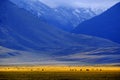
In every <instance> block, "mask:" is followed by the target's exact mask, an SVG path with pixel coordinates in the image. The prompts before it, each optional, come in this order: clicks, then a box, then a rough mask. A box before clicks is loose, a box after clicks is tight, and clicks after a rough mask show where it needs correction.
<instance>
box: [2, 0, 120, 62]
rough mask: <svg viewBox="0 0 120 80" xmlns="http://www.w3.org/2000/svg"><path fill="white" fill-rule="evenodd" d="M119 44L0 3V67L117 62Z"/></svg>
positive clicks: (6, 0)
mask: <svg viewBox="0 0 120 80" xmlns="http://www.w3.org/2000/svg"><path fill="white" fill-rule="evenodd" d="M119 52H120V45H119V44H117V43H115V42H112V41H110V40H107V39H103V38H99V37H93V36H87V35H83V34H73V33H68V32H66V31H63V30H61V29H59V28H57V27H55V26H51V25H49V24H46V23H45V22H44V21H42V20H40V19H39V18H38V17H37V16H34V15H33V14H32V13H30V12H29V11H27V10H26V9H24V8H20V7H18V5H15V4H14V3H12V2H10V1H9V0H2V1H0V64H29V63H31V64H35V63H38V64H45V63H46V64H57V63H65V64H70V63H72V64H109V63H119V61H120V60H119V56H120V54H119Z"/></svg>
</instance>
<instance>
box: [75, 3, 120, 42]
mask: <svg viewBox="0 0 120 80" xmlns="http://www.w3.org/2000/svg"><path fill="white" fill-rule="evenodd" d="M119 14H120V3H118V4H116V5H115V6H113V7H111V8H110V9H108V10H107V11H106V12H104V13H103V14H101V15H99V16H96V17H94V18H92V19H90V20H87V21H85V22H83V23H81V24H79V26H78V27H76V28H75V29H74V30H73V33H78V34H86V35H91V36H97V37H102V38H105V39H109V40H112V41H114V42H118V43H120V37H119V36H120V22H119V21H120V16H119Z"/></svg>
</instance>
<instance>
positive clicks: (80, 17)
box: [11, 0, 103, 31]
mask: <svg viewBox="0 0 120 80" xmlns="http://www.w3.org/2000/svg"><path fill="white" fill-rule="evenodd" d="M11 1H12V2H13V3H15V4H17V5H18V6H19V7H21V8H24V9H26V10H28V11H29V12H31V13H32V14H34V15H35V16H37V17H39V19H40V20H41V21H44V22H45V23H47V24H50V25H52V26H56V27H58V28H60V29H62V30H65V31H71V30H73V28H75V27H76V26H78V24H79V23H81V22H83V21H85V20H87V19H90V18H92V17H94V16H96V15H98V14H100V13H101V12H103V10H101V9H98V10H96V11H95V10H92V9H90V8H73V7H68V6H59V7H56V8H50V7H49V6H47V5H45V4H43V3H41V2H40V1H39V0H11Z"/></svg>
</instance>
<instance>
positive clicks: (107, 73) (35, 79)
mask: <svg viewBox="0 0 120 80" xmlns="http://www.w3.org/2000/svg"><path fill="white" fill-rule="evenodd" d="M0 80H120V67H117V66H100V67H98V66H0Z"/></svg>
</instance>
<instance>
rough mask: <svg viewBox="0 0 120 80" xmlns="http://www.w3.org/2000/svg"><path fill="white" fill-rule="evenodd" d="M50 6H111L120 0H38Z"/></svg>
mask: <svg viewBox="0 0 120 80" xmlns="http://www.w3.org/2000/svg"><path fill="white" fill-rule="evenodd" d="M39 1H41V2H43V3H45V4H47V5H48V6H50V7H57V6H60V5H64V6H73V7H92V8H98V7H101V8H102V7H106V8H108V7H111V6H113V5H114V4H116V3H117V2H120V0H39Z"/></svg>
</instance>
